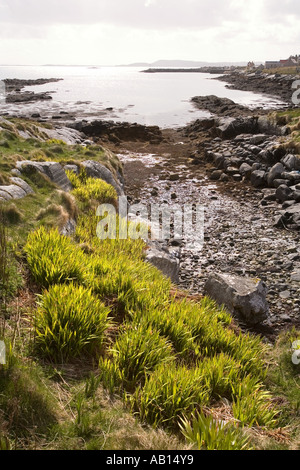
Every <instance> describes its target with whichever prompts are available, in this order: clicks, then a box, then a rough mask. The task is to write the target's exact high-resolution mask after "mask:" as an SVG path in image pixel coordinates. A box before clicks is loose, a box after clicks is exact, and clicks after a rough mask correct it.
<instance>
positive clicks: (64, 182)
mask: <svg viewBox="0 0 300 470" xmlns="http://www.w3.org/2000/svg"><path fill="white" fill-rule="evenodd" d="M16 167H17V169H18V170H19V171H21V172H24V171H25V172H30V171H39V172H40V173H43V174H44V175H46V176H47V177H48V178H49V179H50V181H52V182H53V183H54V184H56V185H57V186H59V187H60V188H61V189H63V190H64V191H70V190H71V189H72V184H71V182H70V180H69V179H68V177H67V175H66V173H65V171H64V169H63V167H62V166H61V164H60V163H57V162H34V161H31V160H25V161H19V162H17V164H16Z"/></svg>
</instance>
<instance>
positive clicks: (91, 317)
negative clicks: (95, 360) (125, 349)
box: [35, 284, 109, 362]
mask: <svg viewBox="0 0 300 470" xmlns="http://www.w3.org/2000/svg"><path fill="white" fill-rule="evenodd" d="M108 314H109V309H108V308H107V307H105V306H104V305H103V304H102V302H101V301H100V300H99V299H97V298H96V297H94V296H93V294H92V292H91V290H88V289H85V288H84V287H82V286H75V285H74V284H67V285H66V284H62V285H55V286H52V287H50V289H49V291H47V292H45V293H44V294H43V295H42V296H41V298H40V301H39V308H38V310H37V311H36V314H35V333H36V338H35V350H36V352H37V353H38V354H39V355H41V356H42V357H44V358H46V359H48V360H50V361H52V362H65V361H68V360H70V359H74V358H76V357H79V356H81V355H95V354H99V352H100V349H101V346H102V343H103V339H104V333H105V330H106V329H107V328H108V326H109V322H108Z"/></svg>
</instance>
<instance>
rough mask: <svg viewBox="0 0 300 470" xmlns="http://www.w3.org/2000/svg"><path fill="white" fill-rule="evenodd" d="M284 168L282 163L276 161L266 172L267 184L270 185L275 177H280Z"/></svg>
mask: <svg viewBox="0 0 300 470" xmlns="http://www.w3.org/2000/svg"><path fill="white" fill-rule="evenodd" d="M284 171H285V168H284V166H283V164H282V163H276V164H275V165H274V166H273V167H272V168H271V170H270V171H269V173H268V176H267V181H268V186H270V187H272V185H273V181H274V180H276V179H280V177H281V175H282V173H284Z"/></svg>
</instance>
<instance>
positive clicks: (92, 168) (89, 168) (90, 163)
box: [82, 160, 124, 196]
mask: <svg viewBox="0 0 300 470" xmlns="http://www.w3.org/2000/svg"><path fill="white" fill-rule="evenodd" d="M82 166H84V168H85V171H86V174H87V175H88V176H89V177H91V178H98V179H101V180H103V181H105V182H106V183H108V184H110V185H111V186H113V187H114V188H115V190H116V191H117V194H118V196H124V190H123V187H122V185H121V183H120V182H119V181H117V179H116V178H115V177H114V175H113V174H112V172H111V171H110V170H109V169H108V168H106V167H105V166H104V165H102V164H101V163H99V162H95V161H94V160H87V161H85V162H82Z"/></svg>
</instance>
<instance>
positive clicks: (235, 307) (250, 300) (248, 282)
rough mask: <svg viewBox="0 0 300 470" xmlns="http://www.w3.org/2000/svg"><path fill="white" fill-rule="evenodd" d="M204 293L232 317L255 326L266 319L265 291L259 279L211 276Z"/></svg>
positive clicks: (223, 275)
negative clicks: (223, 307) (224, 308)
mask: <svg viewBox="0 0 300 470" xmlns="http://www.w3.org/2000/svg"><path fill="white" fill-rule="evenodd" d="M204 290H205V293H206V294H207V295H208V296H209V297H211V298H212V299H213V300H215V301H216V302H217V303H218V304H219V305H224V306H225V307H226V308H227V310H228V311H229V312H230V313H231V314H232V315H234V316H236V317H238V318H239V319H241V320H243V321H245V322H246V323H248V324H251V325H255V324H258V323H260V322H262V321H264V320H266V319H267V318H268V314H269V305H268V302H267V300H266V294H267V289H266V286H265V284H264V283H263V282H262V281H261V280H260V279H251V278H247V277H240V276H234V275H231V274H217V273H216V274H213V275H211V276H210V278H209V279H208V280H207V282H206V284H205V286H204Z"/></svg>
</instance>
